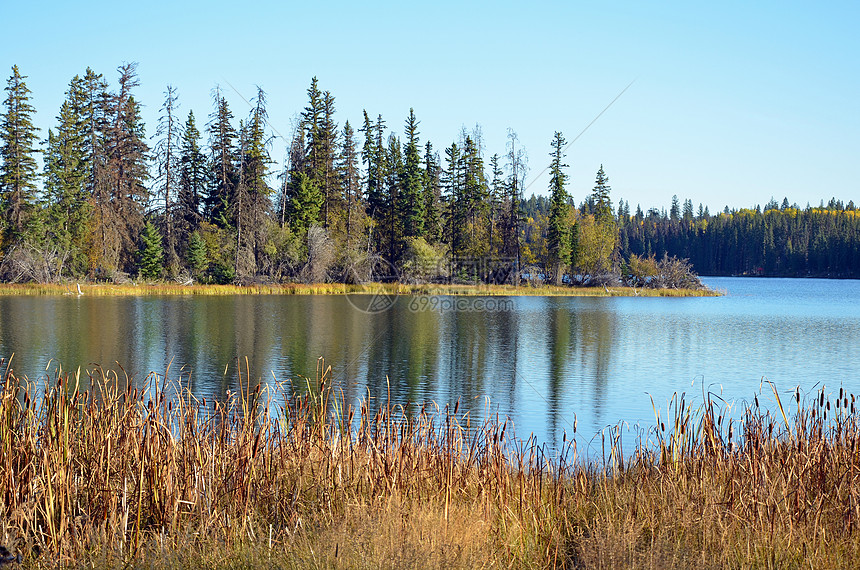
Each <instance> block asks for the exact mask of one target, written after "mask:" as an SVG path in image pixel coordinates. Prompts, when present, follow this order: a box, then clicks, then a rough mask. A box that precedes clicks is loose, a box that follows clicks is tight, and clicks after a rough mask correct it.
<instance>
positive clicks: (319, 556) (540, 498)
mask: <svg viewBox="0 0 860 570" xmlns="http://www.w3.org/2000/svg"><path fill="white" fill-rule="evenodd" d="M237 368H238V372H237V374H238V382H239V386H240V388H239V390H237V392H236V393H233V394H230V395H228V397H227V398H226V399H224V400H217V401H211V400H207V399H205V398H203V399H198V398H197V397H195V396H194V395H193V394H191V393H190V392H189V391H188V390H186V389H184V388H183V387H182V386H180V385H178V384H177V383H175V382H172V381H170V382H168V381H166V380H165V379H164V377H163V376H159V375H155V374H152V375H151V376H150V377H149V378H147V379H145V381H144V382H143V384H141V385H142V386H147V388H138V387H135V384H136V383H135V382H131V381H129V380H128V379H127V378H121V377H118V376H117V374H115V373H112V372H106V371H103V370H101V369H95V370H91V371H88V372H87V371H85V372H84V373H80V372H79V373H76V374H62V375H59V376H58V377H57V378H56V379H54V382H53V383H52V385H51V386H50V387H49V388H47V389H44V388H42V387H38V386H37V385H36V384H34V383H32V382H28V381H26V380H23V379H19V378H17V377H16V376H15V374H14V372H12V371H10V370H8V368H7V367H6V366H4V369H5V370H6V372H5V374H4V376H3V380H4V382H3V386H2V392H0V445H2V450H0V451H2V457H3V461H2V462H0V481H2V484H0V493H2V495H3V497H2V501H0V521H2V528H0V533H2V534H0V540H2V541H3V543H2V544H4V545H5V546H7V547H8V548H9V550H10V551H11V552H12V553H13V554H21V555H22V556H23V558H24V565H25V566H28V567H41V566H45V567H47V566H51V567H55V566H80V567H84V566H86V567H96V568H114V567H121V566H122V567H128V566H133V567H138V568H171V567H190V566H194V567H201V566H204V567H252V568H257V567H259V568H264V567H265V568H268V567H285V568H306V567H326V568H329V567H345V568H354V567H367V566H368V565H372V566H374V567H389V568H401V567H430V568H433V567H436V568H474V567H540V568H545V567H598V568H599V567H603V568H610V567H612V568H615V567H638V568H665V567H676V568H685V567H686V568H692V567H695V568H702V567H705V568H707V567H711V568H741V567H742V568H755V567H762V568H772V567H779V568H794V567H798V568H799V567H814V568H844V567H849V566H856V565H857V555H858V554H860V540H858V537H860V532H859V531H858V522H860V500H858V497H860V417H858V413H857V410H856V409H855V399H854V396H853V395H849V394H847V393H844V392H843V391H842V390H839V394H838V398H837V396H836V394H835V393H833V394H831V395H830V397H828V395H827V393H826V392H825V390H824V389H823V388H822V390H820V391H819V392H817V393H815V394H813V395H811V397H803V398H801V394H800V393H799V392H798V393H796V394H795V395H794V396H795V397H794V398H792V402H790V403H785V404H784V403H783V402H781V401H780V399H779V395H778V393H777V392H776V391H775V390H774V392H773V395H774V396H775V399H776V404H777V405H776V406H775V408H774V410H775V411H777V413H775V414H772V413H770V412H768V411H765V410H763V409H760V408H759V407H758V399H759V398H758V396H763V395H761V394H759V395H758V396H757V397H756V398H755V404H751V405H750V406H748V407H746V408H744V409H743V410H741V412H740V417H739V418H736V419H731V418H727V417H725V416H724V415H723V412H724V410H723V409H721V408H720V407H719V406H718V405H717V404H716V403H714V402H712V401H710V400H709V401H707V402H706V403H705V404H703V405H701V406H699V407H697V408H694V407H693V406H692V405H691V404H689V403H687V402H686V401H685V399H684V396H683V395H681V396H679V397H675V398H673V399H672V401H671V402H670V404H669V406H668V407H667V409H666V410H665V413H664V412H663V411H661V412H659V413H658V414H657V418H656V423H655V426H654V427H653V428H651V429H650V430H648V431H646V432H643V433H642V434H641V436H640V438H639V440H638V444H637V446H636V448H635V449H633V450H632V453H631V452H629V450H623V451H622V450H621V449H620V444H619V443H618V442H619V441H620V438H619V428H608V429H607V430H606V431H605V432H604V434H603V435H604V438H603V440H604V442H605V443H604V446H605V449H604V451H605V454H604V459H603V460H602V461H601V462H599V463H586V462H584V461H583V460H582V458H581V457H580V455H579V454H578V450H577V446H576V442H575V440H573V439H570V438H568V439H566V440H565V443H564V445H563V447H562V449H560V450H555V451H550V450H548V449H547V448H546V447H544V446H542V445H540V444H539V443H538V442H536V441H534V440H533V439H531V438H530V439H527V440H525V441H520V440H513V439H512V438H511V436H510V433H509V431H508V429H507V428H508V425H507V422H506V421H504V420H499V419H494V418H492V417H491V418H489V419H487V420H485V421H479V420H477V419H476V418H473V417H472V416H471V415H470V414H469V413H468V412H467V411H465V410H463V409H460V408H459V405H457V404H455V405H453V406H446V407H445V408H443V409H429V408H426V407H425V408H420V409H406V410H404V409H403V408H400V407H396V406H391V405H387V406H386V405H383V406H381V407H380V408H379V410H377V411H376V412H371V411H370V410H369V409H368V406H367V404H366V402H359V403H358V405H357V407H353V406H351V405H350V404H349V403H346V402H344V401H343V400H342V399H338V396H337V394H335V393H334V391H333V390H332V389H331V388H330V387H329V386H330V383H329V379H330V374H331V372H330V368H326V367H325V365H324V363H323V362H322V361H321V362H320V365H319V367H318V371H317V376H316V379H315V380H308V381H307V385H306V388H307V389H306V391H304V392H302V393H299V394H295V393H291V392H288V391H287V389H286V388H285V386H283V385H279V384H275V385H270V386H268V387H266V388H263V387H261V386H260V384H258V383H256V382H253V381H251V376H250V374H249V371H248V370H247V364H245V367H244V369H243V367H242V366H241V364H240V365H239V366H238V367H237Z"/></svg>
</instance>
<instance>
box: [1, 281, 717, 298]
mask: <svg viewBox="0 0 860 570" xmlns="http://www.w3.org/2000/svg"><path fill="white" fill-rule="evenodd" d="M78 287H80V293H81V294H82V295H84V296H95V297H102V296H142V295H343V294H362V293H370V294H378V293H384V294H387V295H464V296H500V295H504V296H569V297H633V296H641V297H706V296H715V295H719V294H720V293H717V292H714V291H711V290H704V289H703V290H694V289H647V288H646V289H643V288H640V289H634V288H632V287H611V288H606V289H604V288H600V287H557V286H553V285H544V286H542V287H514V286H512V285H445V284H439V285H415V284H406V283H374V284H365V285H350V284H343V283H310V284H302V283H283V284H257V285H242V286H240V285H180V284H175V283H151V284H124V285H115V284H108V283H98V284H92V283H88V284H83V285H79V284H76V283H67V284H60V283H25V284H13V283H2V284H0V295H10V296H14V295H30V296H54V295H78V294H79V293H78Z"/></svg>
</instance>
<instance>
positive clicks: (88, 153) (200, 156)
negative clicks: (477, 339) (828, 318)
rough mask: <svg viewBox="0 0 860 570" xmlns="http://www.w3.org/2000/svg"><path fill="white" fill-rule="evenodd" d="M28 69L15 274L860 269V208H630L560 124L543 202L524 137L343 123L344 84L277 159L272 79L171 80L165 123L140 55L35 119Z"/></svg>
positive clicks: (21, 93) (2, 131)
mask: <svg viewBox="0 0 860 570" xmlns="http://www.w3.org/2000/svg"><path fill="white" fill-rule="evenodd" d="M25 80H26V76H25V75H22V73H21V71H20V70H19V69H18V68H17V66H15V67H13V68H12V74H11V76H10V77H9V79H8V81H7V86H6V88H5V94H6V96H5V99H4V103H3V107H2V115H0V120H1V121H2V122H0V214H2V216H0V280H2V281H6V282H22V281H38V282H58V281H64V280H69V279H76V280H77V279H89V280H92V281H114V282H122V281H126V280H136V279H142V280H158V279H171V280H178V281H181V282H194V281H196V282H208V283H230V282H234V283H251V282H285V281H302V282H323V281H335V282H337V281H343V282H355V281H366V280H386V279H395V278H397V279H401V280H405V281H411V282H422V281H470V282H478V281H481V282H487V283H505V282H507V283H511V282H514V283H515V282H517V281H518V280H517V276H519V278H520V279H530V280H532V281H538V280H539V281H548V282H553V283H556V284H563V283H574V284H584V285H587V284H592V285H594V284H607V283H610V282H618V281H619V280H620V281H623V282H625V283H627V284H631V285H634V286H635V285H643V286H645V285H648V284H652V285H654V284H657V283H658V282H661V283H660V284H662V285H663V286H682V285H684V283H683V281H673V280H672V279H671V278H668V277H667V275H669V274H671V273H672V271H671V269H672V268H673V267H674V268H675V269H679V270H681V271H680V273H678V275H683V274H686V273H689V272H688V271H686V270H689V269H692V270H694V271H695V272H698V273H700V274H705V275H738V274H743V275H765V276H822V277H853V278H857V277H860V215H857V214H858V212H857V210H856V208H855V205H854V203H853V202H848V203H847V204H843V203H842V202H841V201H839V200H837V199H835V198H832V199H830V201H829V203H827V204H825V203H823V202H822V203H821V204H820V205H818V206H814V207H813V206H810V205H807V206H805V207H803V208H801V207H799V206H798V205H797V204H789V201H788V198H784V199H783V200H782V202H781V203H780V202H776V201H775V200H773V199H771V201H770V203H768V204H766V205H765V206H764V207H761V206H755V207H753V208H750V209H740V210H732V209H729V208H728V206H727V207H726V208H725V210H724V211H722V212H718V213H715V214H711V213H710V212H709V211H708V209H707V208H703V207H702V206H701V205H699V206H698V208H697V209H696V208H694V206H693V204H692V202H691V201H690V200H684V201H683V203H681V202H680V201H679V200H678V199H677V197H675V198H673V201H672V204H671V206H670V208H669V210H668V212H667V211H666V209H665V208H662V209H658V208H651V209H648V210H647V211H643V210H642V207H641V206H640V205H637V206H636V208H635V210H634V211H631V208H630V204H629V202H628V201H625V200H624V199H619V200H618V201H617V204H614V203H613V198H612V196H611V187H610V185H609V176H608V173H606V172H604V170H603V166H602V165H595V167H596V168H597V170H596V175H595V182H594V189H593V191H592V192H591V193H590V194H589V195H587V196H579V197H574V196H571V195H570V194H569V192H568V190H567V188H568V182H569V180H568V175H567V174H566V172H565V169H566V167H567V165H566V164H565V162H564V161H565V152H564V151H565V148H566V140H565V138H564V135H563V134H562V133H561V132H556V133H554V134H553V135H552V137H551V138H550V137H547V138H548V145H547V149H546V154H544V152H543V151H540V152H538V153H537V154H538V155H539V156H546V157H547V158H546V160H545V161H544V160H542V161H540V162H538V164H536V165H535V166H536V167H537V168H543V167H545V166H548V169H549V173H550V182H549V187H548V188H547V196H537V195H531V196H530V197H527V198H526V197H525V196H524V195H523V191H524V187H525V179H526V176H527V173H528V164H527V162H526V159H525V154H524V149H523V148H522V147H521V145H520V144H519V141H518V139H517V136H516V134H515V133H513V132H509V134H508V139H507V141H505V143H506V149H507V150H506V152H505V154H504V155H498V154H494V155H493V156H489V157H487V156H484V154H483V141H482V137H481V133H480V131H479V130H476V131H474V132H468V131H467V130H466V129H465V128H464V129H463V131H462V132H461V133H459V134H456V135H455V136H453V137H452V140H450V141H444V142H443V145H447V146H441V147H437V146H434V144H432V143H431V142H430V141H424V140H422V139H421V133H420V121H419V119H418V116H417V115H416V113H415V112H414V111H413V110H410V112H409V114H408V116H406V117H405V118H403V119H400V118H397V119H396V120H397V122H392V123H389V122H387V120H386V119H384V118H383V117H382V116H381V115H375V116H374V114H373V113H371V112H369V111H365V112H364V114H363V116H362V117H361V118H360V120H359V121H358V122H356V123H355V124H352V123H350V122H349V121H348V120H347V121H344V122H343V123H342V124H339V123H338V121H337V120H336V116H335V115H336V107H335V97H334V95H333V94H332V93H330V92H328V91H325V90H324V89H323V88H322V87H321V86H320V85H319V83H318V81H317V79H316V78H313V79H312V80H311V82H310V86H309V87H308V89H307V106H306V107H304V109H302V110H301V112H300V121H299V123H298V126H297V128H296V129H295V131H294V133H293V134H292V137H291V140H290V141H289V149H288V157H287V160H286V161H285V163H286V164H283V165H280V167H276V165H275V163H274V161H273V160H272V157H271V156H270V146H269V140H270V134H269V131H270V129H269V127H268V123H267V105H268V102H267V100H266V96H265V93H264V92H263V91H262V90H258V92H257V94H256V99H255V103H254V105H253V107H252V109H251V112H250V113H249V114H248V115H247V116H241V117H236V116H234V114H233V111H232V110H231V109H230V107H229V105H228V103H227V100H226V98H225V97H224V96H223V94H222V93H221V92H220V91H219V90H218V89H216V90H215V91H214V95H213V100H212V105H211V108H210V109H207V110H205V112H204V113H201V115H199V116H197V115H195V114H194V112H189V113H188V114H187V115H184V114H183V115H180V113H179V112H178V105H177V100H178V93H177V90H176V89H175V88H173V87H168V88H167V89H166V92H165V97H164V100H163V101H162V102H160V115H159V119H158V123H157V125H144V123H143V120H142V118H141V113H140V109H141V102H140V101H138V100H137V99H136V98H135V89H136V88H137V87H138V86H139V81H138V78H137V75H136V69H135V64H133V63H132V64H124V65H122V66H120V67H119V69H118V70H117V76H116V77H115V80H114V81H113V82H111V81H110V80H109V79H108V78H106V77H105V76H104V75H102V74H99V73H97V72H95V71H93V70H92V69H89V68H88V69H87V70H86V71H85V72H84V73H83V74H82V75H76V76H75V77H74V78H72V79H71V81H70V82H69V85H68V90H67V91H66V97H65V101H64V102H63V104H62V106H61V107H60V108H59V109H58V110H56V120H55V122H54V123H53V125H54V126H53V127H52V128H50V129H49V130H48V132H47V133H41V132H39V131H38V130H37V129H36V128H35V126H34V124H33V116H34V114H35V112H36V110H35V109H34V108H33V106H32V104H31V102H30V101H31V94H30V91H29V89H28V88H27V86H26V81H25ZM149 104H153V102H150V103H149ZM388 120H392V119H388ZM401 120H402V123H400V121H401ZM149 133H153V134H152V135H150V134H149ZM39 155H41V164H42V167H41V168H40V167H39V163H40V161H39V160H37V156H39ZM694 190H695V189H691V191H694ZM684 260H686V261H684ZM666 279H668V282H666Z"/></svg>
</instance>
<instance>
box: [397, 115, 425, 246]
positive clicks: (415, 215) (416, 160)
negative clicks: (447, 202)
mask: <svg viewBox="0 0 860 570" xmlns="http://www.w3.org/2000/svg"><path fill="white" fill-rule="evenodd" d="M405 134H406V148H405V149H404V164H403V185H402V190H403V194H402V196H401V200H400V205H401V215H402V218H403V237H404V238H406V239H408V238H413V237H421V236H423V235H424V196H423V188H422V184H423V182H424V181H423V173H422V172H421V151H420V150H419V142H418V119H416V118H415V111H414V110H413V109H409V116H408V117H407V118H406V126H405Z"/></svg>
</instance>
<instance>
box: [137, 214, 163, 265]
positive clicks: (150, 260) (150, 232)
mask: <svg viewBox="0 0 860 570" xmlns="http://www.w3.org/2000/svg"><path fill="white" fill-rule="evenodd" d="M163 267H164V249H163V248H162V246H161V234H159V233H158V230H157V229H156V227H155V225H154V224H153V223H152V222H149V221H147V222H146V224H145V225H144V226H143V232H142V233H141V235H140V248H139V249H138V264H137V268H138V273H139V274H140V277H141V279H147V280H151V279H158V278H160V277H161V271H162V269H163Z"/></svg>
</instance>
